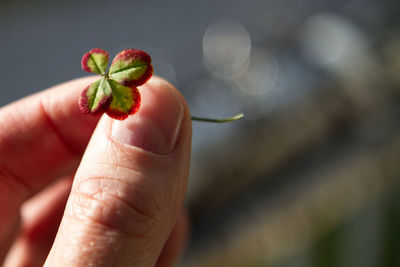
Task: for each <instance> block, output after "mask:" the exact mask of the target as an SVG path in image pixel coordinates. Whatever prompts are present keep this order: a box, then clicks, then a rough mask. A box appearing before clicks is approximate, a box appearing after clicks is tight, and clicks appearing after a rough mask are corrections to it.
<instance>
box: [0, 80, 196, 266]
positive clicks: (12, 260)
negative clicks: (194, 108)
mask: <svg viewBox="0 0 400 267" xmlns="http://www.w3.org/2000/svg"><path fill="white" fill-rule="evenodd" d="M96 79H98V77H87V78H81V79H77V80H74V81H70V82H67V83H64V84H61V85H57V86H55V87H53V88H51V89H48V90H45V91H43V92H40V93H37V94H35V95H33V96H30V97H27V98H24V99H21V100H19V101H17V102H15V103H12V104H9V105H7V106H5V107H3V108H1V109H0V214H1V218H2V223H1V225H0V260H1V261H3V263H4V264H5V266H42V265H43V264H44V263H45V261H46V263H45V266H87V265H88V264H94V266H98V265H107V264H108V266H154V265H156V266H172V265H173V263H174V262H175V261H176V260H177V258H178V257H179V254H180V253H181V250H182V248H183V247H184V244H185V240H186V236H187V229H188V224H187V219H186V216H185V215H184V213H182V203H183V199H184V195H185V191H186V184H187V178H188V171H189V161H190V147H191V119H190V113H189V110H188V108H187V105H186V104H185V100H184V99H183V97H182V96H181V95H180V94H179V92H178V91H177V90H176V89H175V88H173V87H172V86H171V85H169V84H168V83H167V82H165V81H164V80H161V79H159V78H157V77H153V78H152V79H151V80H150V81H149V82H148V83H146V84H145V85H143V86H142V90H141V94H142V104H141V108H140V110H139V111H138V112H137V113H136V114H135V115H134V116H130V117H129V118H128V119H126V120H125V121H123V122H122V123H127V124H130V126H129V127H131V126H132V125H133V126H134V127H133V129H135V130H137V134H139V133H140V132H142V135H141V136H139V137H140V138H142V139H143V140H142V139H136V140H134V139H132V140H133V141H132V142H136V143H135V144H137V146H131V145H127V144H125V143H121V142H118V141H116V139H113V138H114V137H112V136H111V135H112V133H111V129H113V131H114V127H117V126H116V125H114V124H115V120H113V119H111V118H109V117H108V116H106V115H104V116H101V117H100V116H87V115H83V114H82V112H81V110H80V108H79V105H78V103H77V100H78V96H79V95H80V93H81V91H82V90H83V88H85V87H86V86H87V85H88V84H90V83H92V82H94V81H95V80H96ZM177 101H178V102H179V103H182V105H181V106H182V107H183V109H182V112H183V113H182V116H180V117H179V120H180V127H179V128H178V129H179V130H178V131H177V132H176V133H175V132H173V131H169V130H165V131H166V132H165V133H166V134H167V135H168V134H169V132H171V134H170V135H171V136H173V137H171V138H170V139H171V140H173V141H174V144H175V145H173V146H162V145H160V144H161V143H160V144H157V143H154V142H156V141H154V142H152V141H151V140H148V139H147V140H145V138H146V136H148V135H146V134H145V133H150V132H148V131H150V130H151V129H152V128H151V127H158V128H157V129H163V128H165V127H169V125H172V124H173V123H174V122H172V121H169V120H172V119H173V117H174V112H175V111H176V110H177V109H176V108H174V105H176V102H177ZM160 108H162V109H163V110H164V114H163V113H160V112H159V109H160ZM165 114H167V115H168V116H166V115H165ZM130 120H131V121H130ZM150 122H151V123H150ZM96 125H97V126H96ZM149 125H150V126H151V127H150V128H149ZM118 127H124V126H118ZM146 127H147V129H145V130H143V128H146ZM149 129H150V130H149ZM143 131H144V132H143ZM146 131H147V132H146ZM133 134H135V133H134V132H133ZM150 135H151V134H150ZM158 135H159V133H155V135H154V137H157V136H158ZM137 138H138V137H137ZM89 139H90V143H89V145H88V142H89ZM153 139H156V138H153ZM157 149H159V152H160V153H161V154H162V155H158V154H155V153H153V152H149V151H155V150H157ZM77 170H78V171H77ZM71 184H72V189H71ZM88 185H90V186H89V187H88ZM114 188H115V189H116V190H114ZM88 190H89V191H88ZM88 192H90V194H89V193H88ZM88 194H89V195H88ZM78 200H79V201H78ZM67 202H68V204H66V203H67ZM99 204H101V205H100V206H99ZM65 206H66V208H65V212H64V207H65ZM83 211H85V212H83ZM122 218H123V220H122ZM60 222H61V224H60ZM56 235H57V238H56V241H55V242H54V243H53V241H54V238H55V236H56ZM46 259H47V260H46Z"/></svg>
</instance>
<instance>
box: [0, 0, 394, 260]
mask: <svg viewBox="0 0 400 267" xmlns="http://www.w3.org/2000/svg"><path fill="white" fill-rule="evenodd" d="M399 18H400V3H399V2H398V1H396V0H392V1H374V0H292V1H282V0H258V1H256V0H247V1H239V0H232V1H217V0H203V1H187V0H186V1H185V0H170V1H128V0H116V1H105V0H98V1H94V0H87V1H77V0H72V1H71V0H63V1H61V0H60V1H44V0H39V1H27V0H17V1H4V0H3V1H2V2H0V59H1V60H0V78H1V81H2V82H1V87H0V88H1V90H0V105H5V104H7V103H9V102H11V101H14V100H16V99H18V98H21V97H23V96H25V95H28V94H31V93H34V92H36V91H39V90H42V89H45V88H47V87H50V86H52V85H54V84H57V83H61V82H63V81H66V80H69V79H73V78H76V77H80V76H82V75H86V74H85V73H83V71H82V70H81V69H80V59H81V56H82V55H83V54H84V53H85V52H86V51H88V50H89V49H91V48H94V47H99V48H103V49H106V50H108V51H109V52H110V54H111V56H114V55H115V54H116V53H117V52H119V51H120V50H122V49H124V48H140V49H143V50H145V51H147V52H148V53H150V54H151V56H152V58H153V62H154V67H155V73H156V74H158V75H160V76H162V77H164V78H166V79H167V80H169V81H170V82H171V83H173V84H174V85H175V86H177V87H178V88H179V89H180V90H181V92H182V93H183V94H184V95H185V97H186V98H187V101H188V103H189V105H190V107H191V109H192V113H193V114H195V115H199V116H209V117H224V116H228V115H232V114H234V113H237V112H244V113H245V114H246V118H244V119H242V120H240V121H238V122H234V123H230V124H223V125H222V124H221V125H213V124H205V123H194V125H193V128H194V129H193V133H194V136H193V161H192V168H191V177H190V184H189V190H188V195H187V201H186V205H187V208H188V210H189V213H190V216H191V219H192V227H193V231H192V235H191V240H190V244H189V247H188V249H187V251H186V253H185V255H184V257H183V259H182V262H181V266H206V267H208V266H274V267H289V266H294V267H297V266H315V267H319V266H325V267H330V266H332V267H334V266H335V267H336V266H338V267H339V266H340V267H343V266H349V267H350V266H363V267H368V266H371V267H375V266H376V267H378V266H384V267H391V266H400V253H399V251H400V180H399V178H400V160H399V159H400V123H399V122H400V31H399V30H400V19H399Z"/></svg>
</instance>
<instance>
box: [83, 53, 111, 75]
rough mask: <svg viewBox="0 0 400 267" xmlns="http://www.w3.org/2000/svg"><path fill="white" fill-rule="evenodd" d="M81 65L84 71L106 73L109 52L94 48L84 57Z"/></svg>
mask: <svg viewBox="0 0 400 267" xmlns="http://www.w3.org/2000/svg"><path fill="white" fill-rule="evenodd" d="M81 65H82V69H83V70H84V71H87V72H92V73H98V74H102V75H105V73H106V70H107V65H108V53H107V52H106V51H104V50H103V49H100V48H94V49H92V50H90V51H89V52H87V53H86V54H85V55H84V56H83V57H82V61H81Z"/></svg>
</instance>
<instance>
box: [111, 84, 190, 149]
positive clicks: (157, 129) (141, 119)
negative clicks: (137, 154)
mask: <svg viewBox="0 0 400 267" xmlns="http://www.w3.org/2000/svg"><path fill="white" fill-rule="evenodd" d="M168 87H169V86H167V85H165V83H164V82H158V83H155V82H153V83H151V85H149V86H148V87H146V88H144V89H143V91H144V92H143V93H142V105H141V107H140V109H139V111H138V113H136V114H134V115H132V116H129V117H128V118H127V119H125V120H124V121H117V120H114V121H113V124H112V132H111V136H112V138H114V139H115V140H116V141H118V142H121V143H124V144H127V145H131V146H135V147H139V148H142V149H144V150H147V151H150V152H152V153H156V154H161V155H166V154H169V153H170V152H171V151H172V150H173V149H174V148H175V143H176V140H177V137H178V134H179V130H180V127H181V122H182V118H183V104H182V102H181V100H180V99H179V98H178V96H177V95H176V93H175V92H174V91H173V90H172V89H171V88H168Z"/></svg>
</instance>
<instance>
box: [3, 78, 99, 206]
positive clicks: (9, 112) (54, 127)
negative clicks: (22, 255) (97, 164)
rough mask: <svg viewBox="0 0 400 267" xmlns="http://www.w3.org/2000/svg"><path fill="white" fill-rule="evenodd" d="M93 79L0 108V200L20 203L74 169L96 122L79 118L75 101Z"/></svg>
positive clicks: (76, 101) (76, 81)
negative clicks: (5, 199)
mask: <svg viewBox="0 0 400 267" xmlns="http://www.w3.org/2000/svg"><path fill="white" fill-rule="evenodd" d="M95 79H96V78H95V77H86V78H80V79H76V80H73V81H70V82H66V83H63V84H60V85H57V86H54V87H52V88H50V89H48V90H45V91H43V92H40V93H37V94H35V95H32V96H29V97H26V98H24V99H21V100H19V101H17V102H15V103H12V104H9V105H7V106H5V107H3V108H1V109H0V195H3V196H7V199H8V200H9V199H13V200H14V199H18V200H19V201H23V200H24V199H25V198H27V197H28V196H30V195H31V194H33V193H35V192H36V191H38V190H39V189H41V188H42V187H44V186H45V185H47V184H49V183H50V182H51V181H52V180H53V179H54V178H55V177H58V176H60V175H62V174H65V173H66V172H68V171H71V170H72V169H73V168H74V167H76V166H77V164H78V163H79V160H80V157H81V155H82V154H83V151H84V149H85V147H86V145H87V143H88V141H89V138H90V136H91V134H92V132H93V130H94V128H95V126H96V124H97V121H98V119H99V118H98V117H92V116H84V115H82V113H81V112H80V110H79V105H78V98H79V95H80V92H81V91H82V90H83V89H84V88H85V87H86V86H87V85H89V84H90V83H91V82H93V81H94V80H95ZM10 194H11V198H10ZM2 200H3V198H0V206H3V205H2V203H1V201H2Z"/></svg>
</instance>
